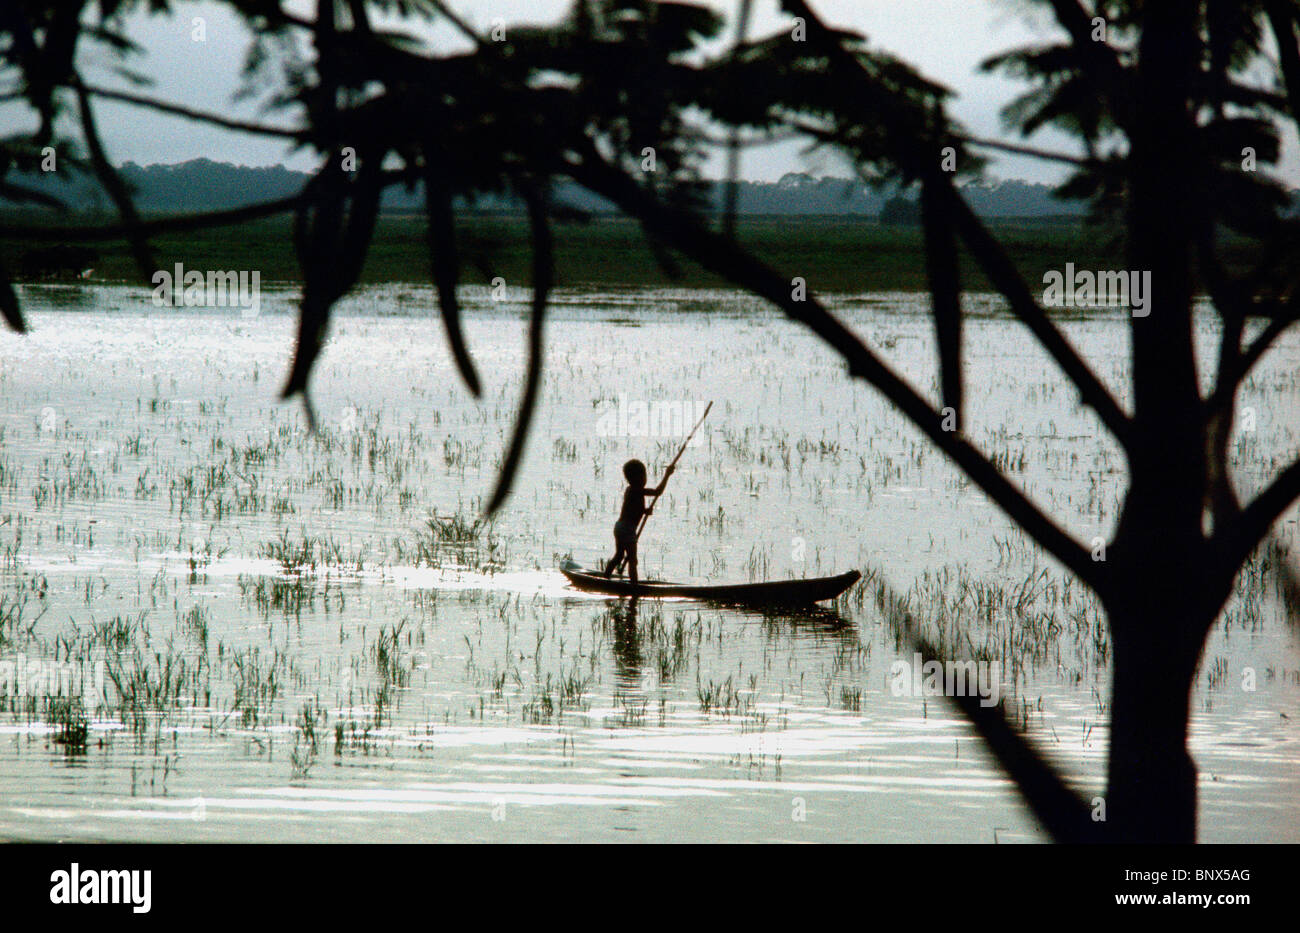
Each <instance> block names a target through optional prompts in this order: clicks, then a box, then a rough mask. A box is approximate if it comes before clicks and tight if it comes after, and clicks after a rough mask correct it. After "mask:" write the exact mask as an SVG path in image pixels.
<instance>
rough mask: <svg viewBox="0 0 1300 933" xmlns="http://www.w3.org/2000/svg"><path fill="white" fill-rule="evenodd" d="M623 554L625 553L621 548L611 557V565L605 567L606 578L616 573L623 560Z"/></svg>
mask: <svg viewBox="0 0 1300 933" xmlns="http://www.w3.org/2000/svg"><path fill="white" fill-rule="evenodd" d="M623 554H624V551H623V548H621V547H620V548H618V549H617V550H615V551H614V556H613V557H611V558H610V559H609V563H607V564H606V565H605V576H607V577H608V576H609V575H610V574H612V573H613V572H614V568H615V567H617V566H618V562H619V561H620V560H622V559H623Z"/></svg>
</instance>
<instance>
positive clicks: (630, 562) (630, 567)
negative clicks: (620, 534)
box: [627, 545, 636, 586]
mask: <svg viewBox="0 0 1300 933" xmlns="http://www.w3.org/2000/svg"><path fill="white" fill-rule="evenodd" d="M627 576H628V579H629V580H631V581H632V585H633V586H635V585H636V546H635V545H633V546H632V547H630V548H628V549H627Z"/></svg>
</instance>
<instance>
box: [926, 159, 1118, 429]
mask: <svg viewBox="0 0 1300 933" xmlns="http://www.w3.org/2000/svg"><path fill="white" fill-rule="evenodd" d="M945 191H946V194H947V197H948V198H949V199H950V201H951V203H952V209H953V216H954V218H955V219H956V223H957V229H958V231H959V232H960V233H961V236H962V239H963V240H964V241H965V243H966V246H967V248H969V249H970V251H971V254H972V255H973V256H974V257H975V259H976V261H978V262H979V264H980V265H981V266H982V267H983V269H984V271H985V273H987V275H988V277H989V279H990V280H991V281H992V282H993V284H994V285H995V286H996V287H997V289H998V291H1000V292H1001V293H1002V295H1003V297H1005V298H1006V299H1007V302H1008V303H1009V304H1010V305H1011V311H1012V313H1013V314H1015V316H1016V317H1017V318H1019V319H1020V322H1021V323H1022V324H1024V325H1025V326H1026V327H1028V328H1029V331H1030V333H1032V334H1033V335H1034V336H1035V337H1036V338H1037V339H1038V342H1039V343H1041V344H1042V345H1043V348H1044V349H1045V350H1047V352H1048V353H1050V354H1051V356H1052V359H1054V360H1055V361H1056V365H1057V366H1059V367H1060V368H1061V371H1062V372H1064V373H1065V375H1066V376H1067V377H1069V379H1070V381H1071V382H1073V383H1074V385H1075V388H1077V389H1078V390H1079V399H1080V401H1082V402H1083V404H1085V405H1087V406H1089V407H1090V408H1092V409H1093V410H1094V411H1096V412H1097V416H1098V417H1099V418H1100V419H1101V422H1102V424H1104V425H1105V426H1106V428H1107V429H1108V430H1109V431H1110V432H1111V433H1112V434H1113V435H1115V438H1116V439H1117V440H1118V441H1119V442H1120V443H1121V444H1122V445H1123V446H1124V449H1125V450H1126V451H1127V450H1130V449H1131V447H1130V445H1131V444H1132V443H1133V440H1134V438H1133V423H1132V421H1131V420H1130V419H1129V416H1128V415H1127V414H1125V413H1124V411H1123V409H1121V408H1120V407H1119V403H1118V402H1116V401H1115V397H1114V396H1113V395H1111V393H1110V390H1109V389H1107V388H1106V386H1105V385H1103V384H1102V382H1101V380H1100V379H1098V378H1097V376H1096V374H1095V373H1093V371H1092V369H1091V368H1090V367H1089V366H1088V364H1087V363H1085V362H1084V361H1083V359H1082V358H1081V357H1080V356H1079V354H1078V353H1077V352H1076V351H1075V349H1074V347H1073V346H1072V345H1071V344H1070V342H1069V340H1067V339H1066V337H1065V335H1064V334H1063V333H1061V331H1060V330H1059V329H1058V328H1057V326H1056V325H1055V324H1053V323H1052V320H1051V318H1049V317H1048V316H1047V312H1045V311H1044V310H1043V309H1042V308H1041V307H1039V305H1038V302H1037V301H1036V300H1035V299H1034V296H1033V295H1032V294H1031V293H1030V291H1029V287H1028V286H1027V285H1026V284H1025V282H1024V280H1023V279H1022V278H1021V277H1020V273H1019V271H1017V269H1016V267H1015V265H1014V264H1013V263H1012V262H1011V260H1010V258H1008V256H1007V254H1006V252H1005V251H1004V250H1003V249H1002V245H1001V244H1000V243H998V241H997V238H996V237H994V236H993V235H992V234H991V233H989V231H988V228H987V227H985V226H984V223H983V222H982V221H981V220H980V219H979V218H978V217H977V216H975V212H974V211H972V210H971V208H970V205H968V204H967V203H966V201H965V199H964V198H962V197H961V196H960V195H959V194H958V193H957V191H956V189H955V188H954V187H953V186H952V184H951V182H950V183H949V184H948V185H947V186H945Z"/></svg>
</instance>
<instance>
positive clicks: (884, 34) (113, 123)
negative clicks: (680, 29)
mask: <svg viewBox="0 0 1300 933" xmlns="http://www.w3.org/2000/svg"><path fill="white" fill-rule="evenodd" d="M449 4H450V6H451V7H452V8H453V9H455V10H456V11H457V12H459V13H460V14H461V15H462V16H463V17H464V18H465V19H466V20H468V21H469V22H471V23H472V24H474V25H476V26H478V27H480V28H482V29H483V30H484V31H487V30H488V29H490V28H491V26H492V24H493V23H494V22H495V21H497V20H501V21H504V22H505V23H506V24H511V23H517V22H534V23H538V22H547V21H553V20H555V19H558V18H559V17H560V16H562V15H563V13H564V11H565V10H566V9H567V7H568V2H567V0H449ZM711 5H713V6H715V7H717V8H718V9H719V10H720V11H722V12H727V11H729V10H730V11H734V9H735V4H734V3H732V4H722V3H712V4H711ZM813 6H814V9H816V10H818V11H819V12H820V14H821V15H822V17H823V19H825V20H827V21H828V22H830V23H832V24H836V25H842V26H846V27H852V28H854V29H856V30H858V31H860V32H863V33H865V34H866V35H867V37H868V40H869V42H870V44H871V46H872V47H873V48H877V49H881V50H885V51H888V52H891V53H893V54H895V55H897V56H898V57H900V58H902V59H904V60H906V61H908V62H910V63H911V64H913V65H914V66H916V67H917V68H919V69H920V71H921V72H922V74H924V75H925V76H927V77H928V78H930V79H932V80H936V81H938V82H940V83H942V84H944V85H946V86H948V87H949V88H951V89H952V90H953V91H954V92H955V95H956V96H955V100H954V101H953V103H952V112H953V114H954V116H955V117H956V118H957V119H958V120H959V121H960V122H961V123H962V124H964V125H965V126H966V128H967V129H968V130H970V131H971V132H973V133H975V134H977V135H979V136H985V137H1000V138H1003V139H1009V140H1015V141H1019V140H1018V137H1014V136H1012V135H1011V134H1010V133H1008V132H1007V131H1006V129H1005V128H1004V127H1003V125H1002V122H1001V120H1000V118H999V110H1000V109H1001V107H1002V106H1003V105H1005V104H1006V103H1007V102H1008V101H1009V100H1011V99H1012V98H1013V97H1014V96H1016V94H1017V93H1019V92H1020V91H1022V90H1023V89H1024V85H1022V84H1020V83H1018V82H1011V81H1007V80H1004V79H1002V78H999V77H994V76H989V75H985V74H981V73H980V72H979V70H978V66H979V63H980V62H981V61H982V60H983V59H985V58H987V57H988V56H990V55H992V54H994V53H996V52H1000V51H1004V50H1006V49H1009V48H1014V47H1017V46H1019V45H1022V44H1026V43H1030V42H1036V41H1042V40H1045V39H1047V38H1049V37H1051V36H1052V35H1053V32H1052V27H1051V23H1050V21H1049V20H1048V19H1046V18H1044V16H1043V14H1042V13H1035V12H1032V11H1031V10H1029V8H1028V5H1027V4H1025V3H1021V2H1017V0H813ZM313 7H314V4H306V5H305V7H304V12H305V13H309V12H310V11H311V9H313ZM196 18H197V19H201V20H202V21H203V22H202V25H203V28H204V32H205V41H202V42H196V41H194V38H193V33H194V30H195V25H196ZM786 22H787V20H786V19H784V18H783V16H782V15H781V14H780V12H779V9H778V4H777V2H776V0H754V15H753V26H752V28H751V34H752V35H764V34H767V33H770V32H771V31H774V30H775V29H777V28H779V27H780V26H782V24H784V23H786ZM128 32H129V34H130V35H131V36H132V38H134V39H135V41H136V42H137V43H138V44H139V45H140V46H141V47H142V48H143V49H145V54H144V56H143V57H142V58H137V59H136V60H134V61H133V63H132V65H133V67H134V69H135V70H137V71H140V72H143V73H145V74H148V75H149V76H151V77H152V78H154V79H155V81H156V84H155V86H154V87H153V88H152V89H150V90H149V93H151V94H153V95H155V96H158V97H161V98H164V99H167V100H171V101H175V102H179V103H183V104H186V105H188V106H191V107H195V108H198V109H204V110H211V111H216V112H219V113H223V114H227V115H231V114H233V115H239V116H245V117H256V116H261V115H260V114H259V113H258V111H257V109H256V107H253V106H250V105H248V104H237V103H234V102H232V95H233V92H234V90H235V88H236V86H237V84H238V75H239V71H240V68H241V66H242V64H243V61H244V56H245V53H246V50H247V48H248V44H249V34H248V32H247V31H246V30H245V29H244V28H243V26H242V24H241V22H240V21H239V19H238V18H237V17H233V16H231V15H229V14H228V13H227V12H226V11H225V9H224V8H223V7H222V6H221V5H219V4H211V3H203V2H199V3H179V4H176V9H175V10H174V12H173V13H172V14H171V15H168V16H161V15H154V16H149V15H144V14H141V15H137V16H135V17H134V18H133V19H131V20H129V28H128ZM423 32H424V34H427V35H428V36H429V37H430V40H431V41H432V42H434V43H435V44H436V45H438V46H439V47H441V48H450V47H451V46H452V45H454V44H456V42H457V36H456V35H455V33H454V32H453V31H452V30H451V29H450V28H449V27H441V28H434V29H424V30H423ZM88 64H90V65H91V67H90V68H89V69H88V70H87V74H88V77H90V78H91V79H92V80H96V81H99V82H101V83H105V84H114V83H115V84H117V85H118V86H123V85H122V82H121V81H120V80H114V79H113V78H111V77H110V76H109V75H108V74H107V73H106V72H105V71H104V70H103V69H102V68H101V69H96V68H95V67H94V64H95V62H93V61H91V62H89V63H88ZM10 112H12V111H10ZM2 114H3V111H0V115H2ZM99 114H100V123H101V132H102V133H103V135H104V136H105V138H106V143H107V145H108V148H109V155H110V158H111V159H112V160H113V161H114V162H124V161H133V162H138V163H141V164H148V163H153V162H164V163H170V162H181V161H185V160H187V159H192V158H196V157H200V156H204V157H207V158H210V159H214V160H217V161H225V162H235V163H239V164H245V165H270V164H275V163H283V164H286V165H289V166H291V167H295V168H303V169H306V168H309V167H310V166H311V165H312V159H311V157H310V156H308V155H305V154H301V153H299V154H297V155H292V154H290V152H289V151H288V149H287V147H285V146H284V145H283V143H282V142H277V141H267V140H264V139H259V138H257V137H252V136H249V135H245V134H238V133H232V132H229V131H224V130H217V129H213V128H209V127H206V126H203V125H201V124H197V123H193V122H190V121H186V120H181V119H177V118H170V117H160V116H157V115H153V114H142V113H141V111H140V110H139V109H137V108H131V107H127V106H124V105H117V104H112V103H108V102H104V103H101V104H100V106H99ZM6 122H8V121H6ZM1033 142H1034V143H1035V144H1036V145H1040V146H1043V147H1046V148H1058V149H1063V150H1068V149H1070V141H1069V140H1068V139H1067V138H1065V137H1063V136H1060V135H1059V134H1055V133H1054V132H1044V133H1040V134H1038V135H1037V136H1036V137H1035V138H1034V139H1033ZM1294 149H1295V147H1294V146H1289V147H1288V154H1289V157H1288V159H1287V171H1286V172H1285V174H1286V176H1287V178H1288V181H1290V182H1291V183H1292V184H1296V183H1297V179H1300V172H1297V171H1296V170H1295V165H1296V163H1297V160H1296V159H1295V158H1294ZM720 171H721V162H718V163H716V164H715V165H713V166H711V167H710V172H711V173H712V174H718V173H720ZM789 171H810V172H812V173H813V174H819V175H820V174H836V175H843V174H847V172H846V171H845V169H844V168H842V167H841V166H838V165H836V164H835V163H834V162H833V161H830V159H829V158H828V157H826V156H812V157H808V156H806V155H804V154H803V152H802V149H801V147H800V146H797V145H794V144H785V145H779V146H772V147H768V148H764V149H761V150H751V151H749V152H748V153H747V154H746V156H745V160H744V163H743V175H744V177H746V178H749V179H752V180H765V181H773V180H776V179H777V178H779V177H780V176H781V175H783V174H785V173H786V172H789ZM990 171H991V174H993V175H994V176H996V177H1000V178H1024V179H1027V180H1031V181H1042V182H1054V181H1057V180H1059V178H1060V177H1061V170H1060V169H1059V168H1058V167H1056V166H1055V165H1054V164H1052V163H1046V162H1042V161H1039V160H1033V159H1026V158H1010V157H1002V158H999V159H997V160H995V163H994V165H993V166H992V167H991V169H990Z"/></svg>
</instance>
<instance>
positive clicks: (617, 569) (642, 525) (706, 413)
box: [614, 402, 713, 573]
mask: <svg viewBox="0 0 1300 933" xmlns="http://www.w3.org/2000/svg"><path fill="white" fill-rule="evenodd" d="M712 408H713V403H712V402H709V404H708V405H706V406H704V414H702V415H700V420H699V421H697V422H695V427H693V428H691V433H690V434H687V435H686V440H685V442H684V443H683V444H682V448H681V450H679V451H677V456H675V457H673V460H672V462H671V463H670V464H668V467H667V469H665V470H664V478H663V482H661V483H660V484H659V491H658V492H657V493H655V495H654V498H653V499H651V500H650V505H648V506H647V507H646V510H645V512H644V513H643V514H642V515H641V521H640V522H639V523H638V524H637V526H636V540H637V541H640V540H641V532H642V531H644V530H645V523H646V519H648V518H649V517H650V513H651V511H652V510H653V509H654V507H655V503H656V502H658V501H659V497H660V496H662V495H663V494H664V487H666V486H667V485H668V476H667V474H668V470H671V469H673V468H674V467H675V466H677V461H678V460H680V459H682V454H684V453H686V448H687V446H688V445H689V444H690V443H691V438H693V437H695V432H696V431H698V430H699V429H700V425H702V424H704V419H705V418H707V417H709V411H710V410H711V409H712ZM626 562H627V555H626V554H624V555H623V559H622V560H620V561H619V562H618V566H617V567H615V568H614V573H619V572H620V571H621V570H622V569H623V565H624V564H625V563H626Z"/></svg>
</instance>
